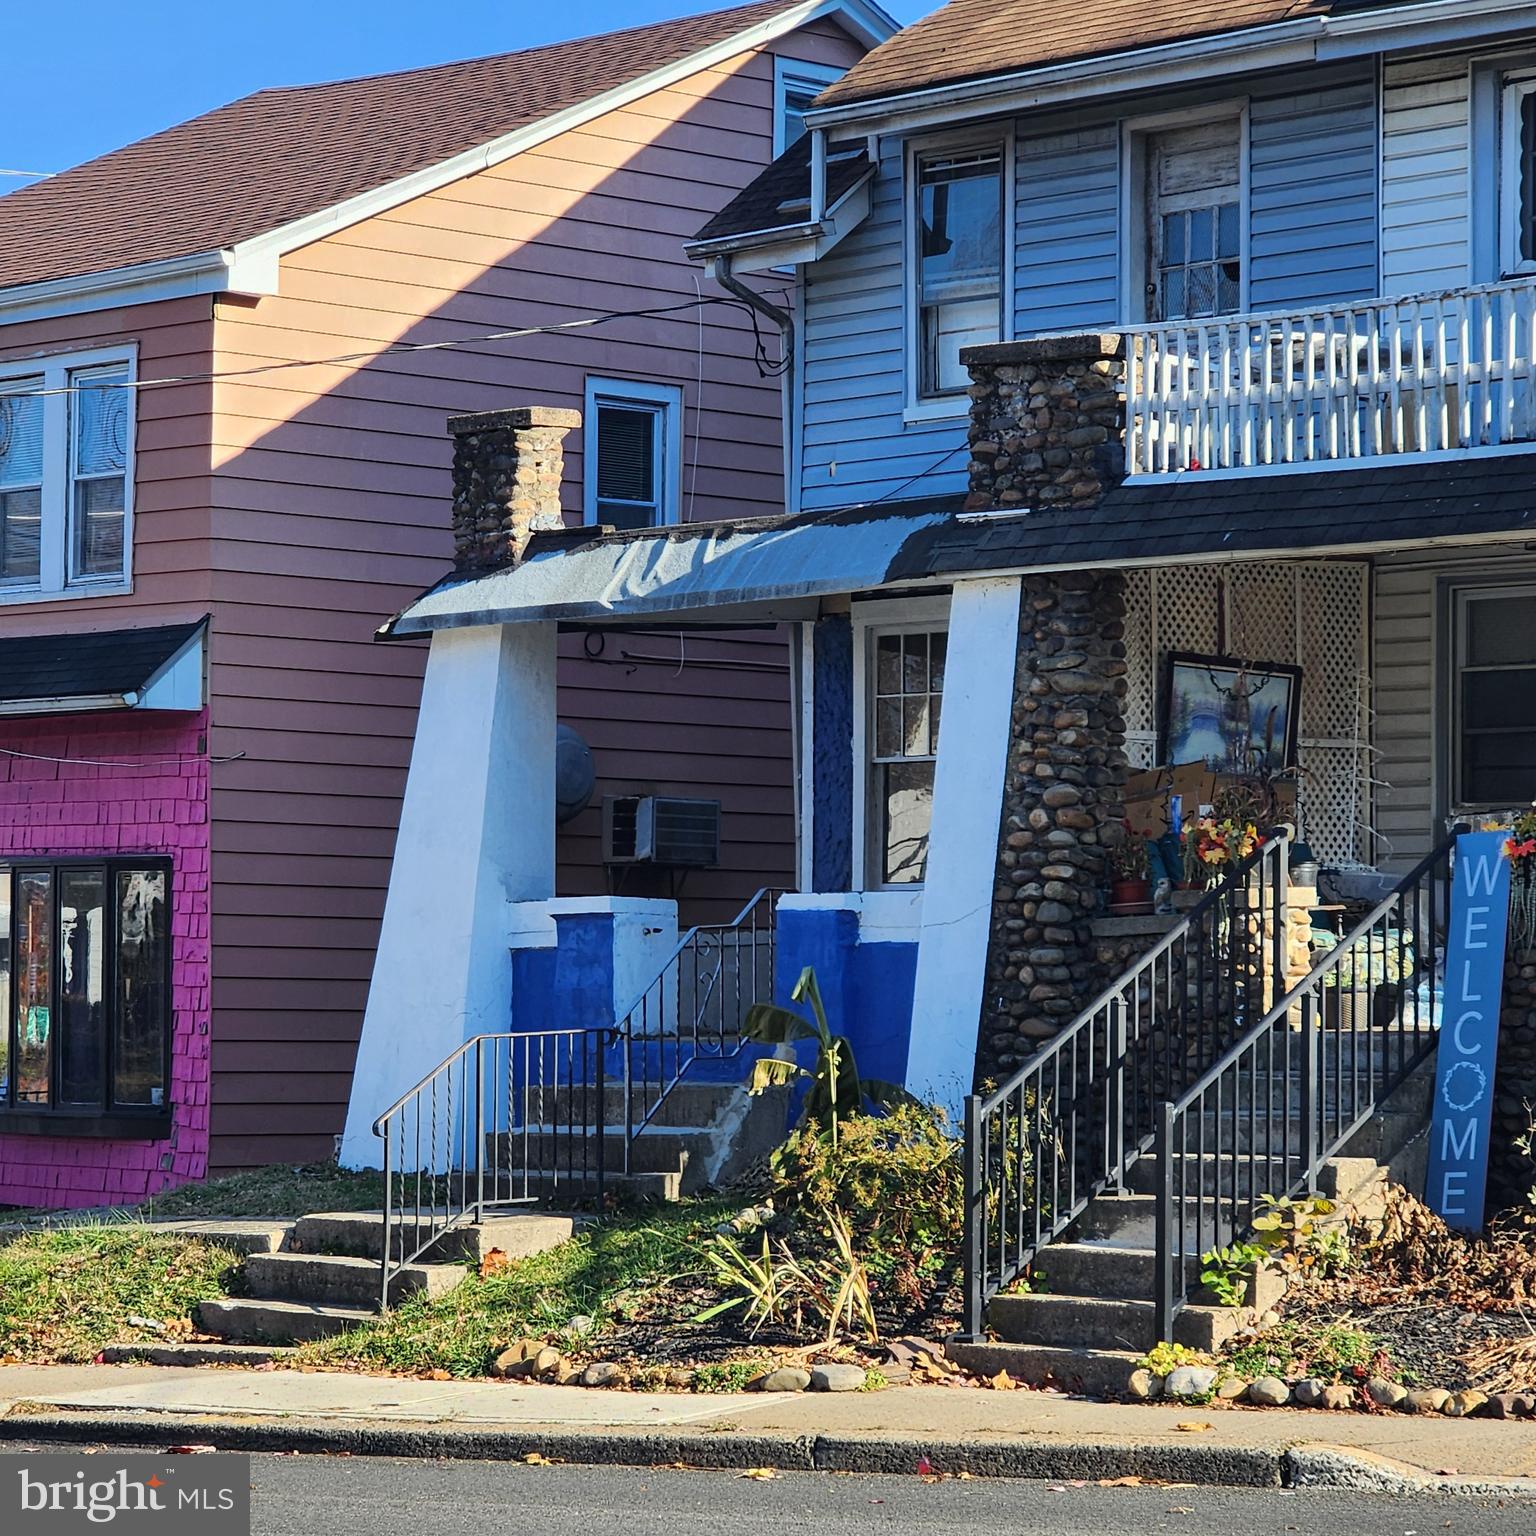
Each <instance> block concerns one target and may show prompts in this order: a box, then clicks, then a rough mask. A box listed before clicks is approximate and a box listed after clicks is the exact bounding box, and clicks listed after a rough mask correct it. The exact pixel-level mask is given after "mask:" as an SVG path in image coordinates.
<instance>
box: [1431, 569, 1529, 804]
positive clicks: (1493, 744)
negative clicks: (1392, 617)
mask: <svg viewBox="0 0 1536 1536" xmlns="http://www.w3.org/2000/svg"><path fill="white" fill-rule="evenodd" d="M1451 619H1452V628H1451V636H1452V647H1453V668H1452V675H1451V691H1452V699H1451V708H1452V720H1453V722H1454V727H1453V729H1454V737H1453V741H1452V762H1453V784H1452V797H1453V801H1454V804H1455V806H1456V807H1457V808H1458V809H1461V808H1466V809H1471V808H1476V807H1482V808H1485V809H1486V808H1496V809H1500V810H1504V809H1512V808H1516V807H1521V806H1527V805H1530V804H1531V803H1532V802H1533V801H1536V584H1531V585H1527V586H1507V587H1463V588H1458V589H1457V590H1456V591H1455V593H1454V594H1453V606H1452V615H1451Z"/></svg>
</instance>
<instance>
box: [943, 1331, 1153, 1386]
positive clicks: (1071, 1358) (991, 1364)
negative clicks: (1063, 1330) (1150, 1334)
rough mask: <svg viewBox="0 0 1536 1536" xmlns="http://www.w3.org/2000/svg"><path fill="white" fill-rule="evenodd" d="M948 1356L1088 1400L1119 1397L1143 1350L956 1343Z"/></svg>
mask: <svg viewBox="0 0 1536 1536" xmlns="http://www.w3.org/2000/svg"><path fill="white" fill-rule="evenodd" d="M944 1353H945V1355H946V1356H947V1357H948V1358H949V1359H951V1360H953V1361H954V1362H955V1364H956V1365H959V1366H963V1367H964V1368H965V1369H966V1370H968V1371H977V1372H979V1373H980V1374H982V1375H984V1376H996V1375H997V1373H998V1372H999V1371H1007V1373H1008V1375H1009V1376H1010V1377H1011V1378H1012V1379H1013V1380H1014V1381H1021V1382H1023V1383H1024V1384H1025V1385H1026V1386H1030V1387H1060V1388H1062V1389H1064V1390H1065V1391H1068V1392H1078V1393H1082V1394H1083V1395H1085V1396H1088V1397H1116V1396H1119V1395H1121V1394H1122V1393H1124V1392H1125V1390H1126V1388H1127V1386H1128V1385H1129V1383H1130V1379H1131V1373H1132V1372H1133V1371H1134V1370H1136V1369H1137V1367H1138V1365H1139V1362H1140V1360H1141V1355H1142V1351H1141V1350H1133V1349H1061V1348H1057V1347H1056V1346H1054V1345H1050V1344H1010V1343H1007V1342H1006V1341H998V1340H987V1341H986V1342H980V1341H968V1342H960V1341H958V1340H950V1341H949V1342H948V1343H947V1344H945V1346H944Z"/></svg>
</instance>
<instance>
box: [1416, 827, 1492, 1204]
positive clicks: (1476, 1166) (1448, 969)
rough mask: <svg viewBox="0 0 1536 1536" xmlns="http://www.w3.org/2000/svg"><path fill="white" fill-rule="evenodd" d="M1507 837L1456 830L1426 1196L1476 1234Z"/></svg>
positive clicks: (1484, 1168)
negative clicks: (1458, 835) (1457, 834)
mask: <svg viewBox="0 0 1536 1536" xmlns="http://www.w3.org/2000/svg"><path fill="white" fill-rule="evenodd" d="M1508 840H1509V833H1508V832H1465V833H1463V834H1462V835H1461V836H1460V837H1458V838H1457V839H1456V863H1455V869H1454V872H1453V874H1452V877H1451V913H1450V931H1449V933H1448V934H1447V935H1446V945H1445V983H1444V991H1443V993H1442V997H1441V1012H1440V1054H1439V1059H1438V1061H1437V1062H1436V1064H1435V1109H1434V1120H1433V1124H1432V1125H1431V1127H1430V1143H1429V1178H1428V1180H1427V1185H1428V1187H1427V1189H1426V1191H1425V1198H1426V1200H1427V1201H1428V1203H1429V1205H1430V1207H1431V1208H1432V1209H1433V1210H1435V1211H1436V1212H1438V1213H1439V1215H1440V1216H1441V1217H1443V1218H1444V1220H1445V1223H1446V1225H1447V1226H1451V1227H1455V1228H1457V1229H1458V1230H1459V1231H1462V1232H1475V1231H1477V1230H1478V1229H1479V1228H1481V1226H1482V1224H1483V1199H1484V1196H1485V1195H1486V1193H1487V1184H1488V1135H1489V1128H1490V1125H1491V1122H1492V1116H1493V1081H1494V1068H1495V1067H1496V1065H1497V1063H1498V1052H1499V1003H1500V1000H1501V998H1502V996H1503V992H1504V941H1505V937H1506V935H1507V933H1508V929H1509V859H1508V857H1507V856H1506V854H1505V851H1504V845H1505V843H1506V842H1507V841H1508Z"/></svg>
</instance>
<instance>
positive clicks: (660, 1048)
mask: <svg viewBox="0 0 1536 1536" xmlns="http://www.w3.org/2000/svg"><path fill="white" fill-rule="evenodd" d="M781 894H782V892H780V891H777V890H774V889H771V888H769V887H764V888H763V889H762V890H760V891H758V892H757V893H756V894H755V895H754V896H753V897H752V899H751V900H750V901H748V902H747V904H746V906H744V907H743V908H742V909H741V911H740V912H738V913H737V914H736V916H735V917H734V918H733V919H732V920H731V921H730V922H728V923H701V924H699V925H698V926H696V927H693V928H690V929H689V930H688V931H687V933H685V934H684V935H683V936H682V938H680V939H679V940H678V941H677V944H676V946H675V947H674V949H673V950H672V952H671V953H670V954H669V955H668V956H667V958H666V960H665V961H663V963H662V965H661V967H660V969H659V970H658V971H657V973H656V975H655V976H654V977H653V978H652V979H651V981H650V982H649V983H648V984H647V985H646V987H645V989H644V990H643V991H642V992H641V993H640V995H639V996H638V997H637V998H636V999H635V1000H634V1002H633V1003H632V1004H631V1005H630V1007H629V1008H628V1009H627V1010H626V1011H625V1012H624V1013H622V1014H620V1016H619V1019H618V1022H617V1025H616V1029H617V1035H618V1042H619V1046H620V1048H621V1049H622V1051H623V1082H624V1171H625V1172H626V1173H627V1172H629V1168H630V1158H631V1153H632V1150H633V1147H634V1143H635V1138H636V1137H638V1136H639V1135H640V1133H641V1132H642V1131H643V1130H644V1129H645V1128H646V1126H648V1125H650V1124H652V1123H653V1122H654V1121H655V1119H656V1116H657V1114H658V1113H659V1112H660V1110H661V1108H662V1106H663V1105H664V1104H665V1103H666V1101H667V1099H668V1097H669V1096H670V1094H671V1093H672V1090H673V1089H674V1088H676V1087H677V1085H678V1084H679V1083H680V1082H682V1080H683V1078H684V1076H685V1075H686V1074H687V1072H688V1070H689V1069H690V1068H691V1067H692V1066H693V1064H694V1063H695V1062H696V1061H699V1060H701V1059H705V1058H713V1059H716V1060H724V1061H729V1060H731V1059H733V1058H734V1057H736V1056H738V1055H739V1054H740V1053H741V1048H742V1046H743V1044H744V1043H745V1035H744V1027H745V1022H746V1016H747V1010H748V1009H749V1008H751V1007H752V1005H753V1004H754V1003H760V1002H767V1001H769V1000H770V999H771V998H772V996H773V977H774V968H775V965H776V963H777V960H778V924H777V908H776V903H777V899H778V897H779V896H780V895H781Z"/></svg>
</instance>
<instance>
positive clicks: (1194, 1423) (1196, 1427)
mask: <svg viewBox="0 0 1536 1536" xmlns="http://www.w3.org/2000/svg"><path fill="white" fill-rule="evenodd" d="M1173 1427H1174V1428H1175V1429H1182V1430H1183V1431H1184V1432H1185V1433H1186V1434H1191V1435H1198V1434H1200V1433H1201V1431H1203V1430H1207V1429H1215V1427H1216V1426H1215V1425H1214V1424H1210V1423H1207V1421H1206V1420H1204V1419H1184V1420H1181V1421H1180V1422H1179V1423H1177V1424H1175V1425H1174V1426H1173Z"/></svg>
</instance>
